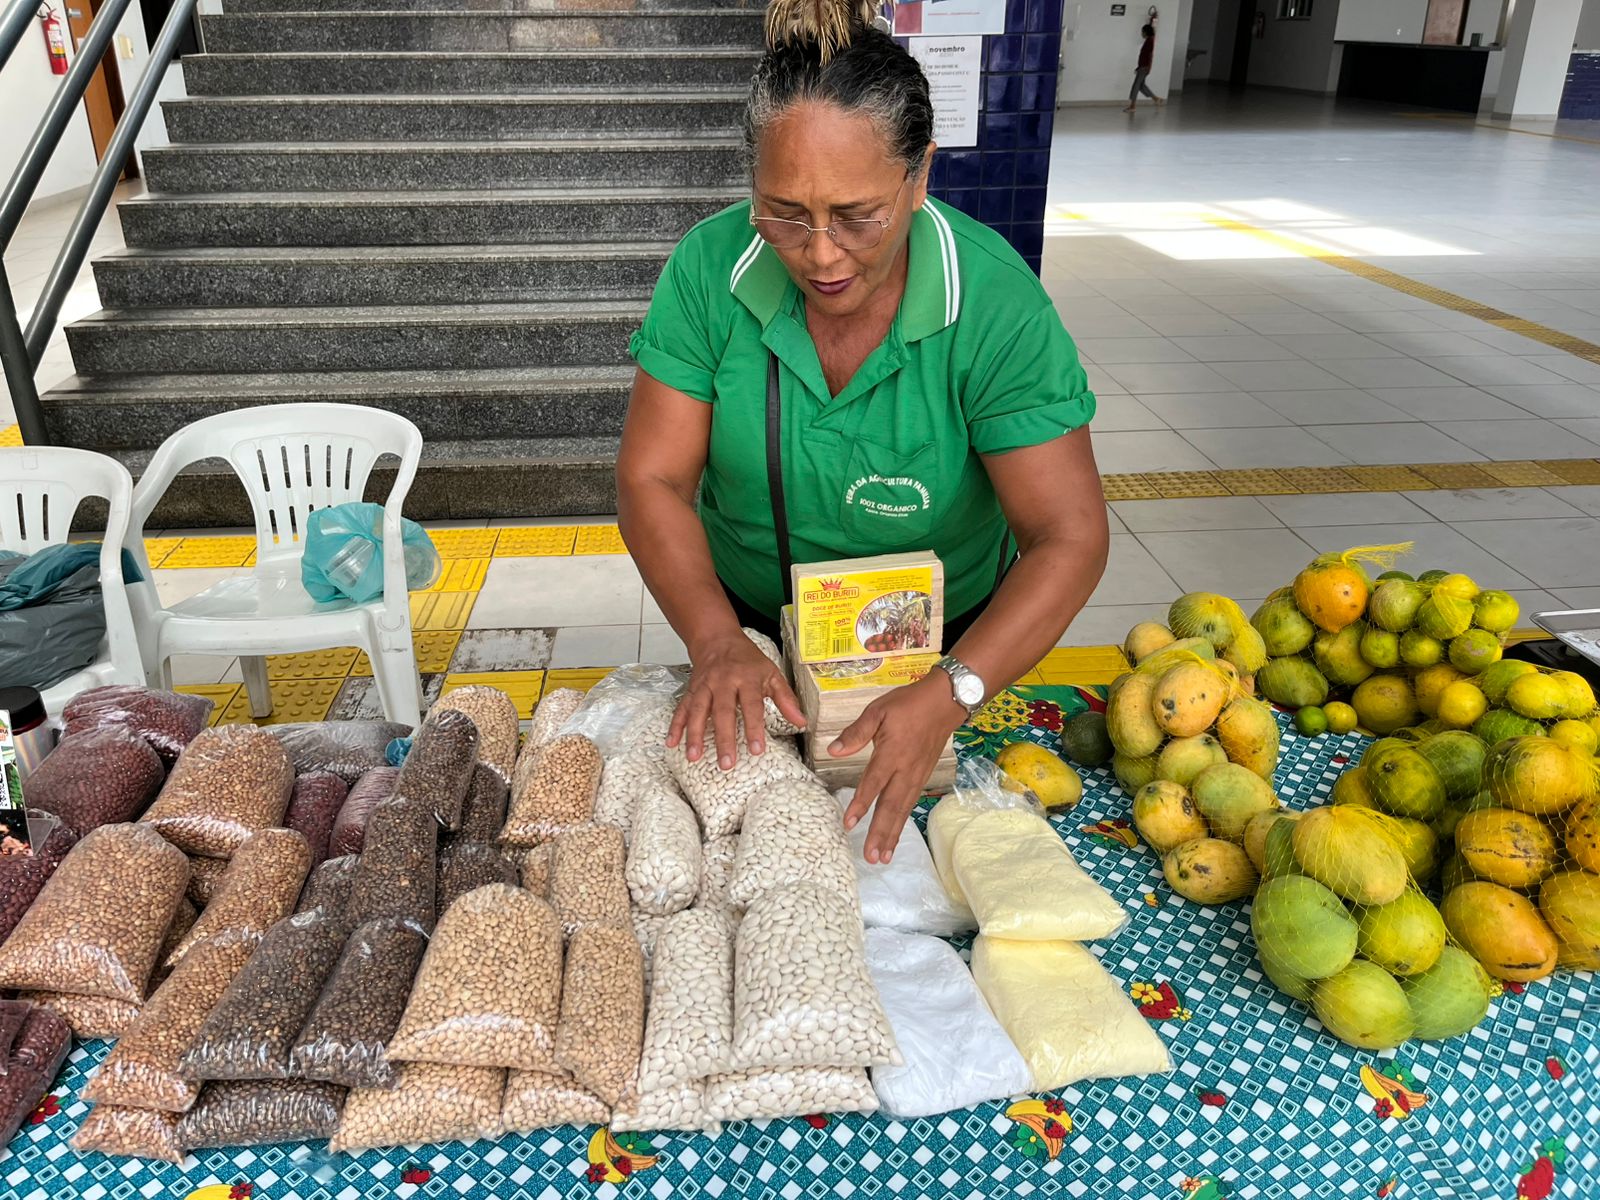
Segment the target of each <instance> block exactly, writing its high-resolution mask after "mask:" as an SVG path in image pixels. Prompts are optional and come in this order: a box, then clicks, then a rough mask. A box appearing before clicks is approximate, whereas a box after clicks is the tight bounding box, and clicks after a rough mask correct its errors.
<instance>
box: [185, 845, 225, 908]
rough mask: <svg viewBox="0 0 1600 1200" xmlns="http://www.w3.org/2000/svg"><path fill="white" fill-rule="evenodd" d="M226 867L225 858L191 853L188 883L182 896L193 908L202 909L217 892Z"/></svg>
mask: <svg viewBox="0 0 1600 1200" xmlns="http://www.w3.org/2000/svg"><path fill="white" fill-rule="evenodd" d="M227 869H228V860H227V859H225V858H200V857H198V856H196V855H193V854H191V855H190V856H189V885H188V887H186V888H185V889H184V892H183V894H184V897H185V898H186V899H187V900H188V901H189V903H190V904H193V905H194V906H195V908H197V909H200V910H202V911H203V910H204V909H205V907H206V905H208V904H210V903H211V900H212V898H213V897H214V896H215V895H216V894H217V885H218V884H219V883H221V882H222V876H223V873H224V872H225V871H227Z"/></svg>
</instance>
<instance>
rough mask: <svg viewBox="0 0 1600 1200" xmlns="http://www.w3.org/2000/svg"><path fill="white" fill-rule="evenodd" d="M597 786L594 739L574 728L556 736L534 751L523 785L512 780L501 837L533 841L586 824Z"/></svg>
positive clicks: (509, 843)
mask: <svg viewBox="0 0 1600 1200" xmlns="http://www.w3.org/2000/svg"><path fill="white" fill-rule="evenodd" d="M599 786H600V751H599V750H597V749H595V744H594V743H593V742H591V741H590V740H589V739H588V738H586V737H584V736H583V735H582V734H577V733H572V734H566V735H564V736H562V737H558V738H556V739H555V740H554V741H552V742H550V743H549V744H548V745H546V746H545V747H543V748H542V749H541V750H540V751H539V759H538V762H537V763H536V764H535V765H534V768H533V770H532V772H531V773H530V774H529V775H528V778H527V782H526V785H525V786H523V787H516V786H513V788H512V791H511V804H510V809H509V811H508V812H507V813H506V825H505V828H504V829H503V830H501V832H500V841H501V843H502V844H504V845H507V846H537V845H538V844H539V843H540V842H548V841H551V840H552V839H554V838H555V837H557V836H558V835H559V834H562V833H564V832H566V831H567V830H569V829H572V828H574V827H575V826H578V825H583V824H586V823H587V822H588V821H589V820H590V819H591V818H592V817H593V816H594V798H595V792H596V790H597V789H598V788H599ZM618 832H619V833H620V832H621V831H620V830H619V831H618Z"/></svg>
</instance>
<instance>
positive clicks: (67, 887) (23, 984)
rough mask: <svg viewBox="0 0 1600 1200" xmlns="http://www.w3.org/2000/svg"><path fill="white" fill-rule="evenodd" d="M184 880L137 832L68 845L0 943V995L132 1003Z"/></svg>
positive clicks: (165, 853) (152, 841)
mask: <svg viewBox="0 0 1600 1200" xmlns="http://www.w3.org/2000/svg"><path fill="white" fill-rule="evenodd" d="M188 881H189V862H188V860H187V859H186V858H184V856H183V852H182V851H180V850H178V849H177V848H175V847H173V846H171V845H169V844H168V843H167V842H166V841H165V840H163V839H162V837H161V835H160V834H158V833H157V832H156V831H155V830H153V829H151V828H150V827H148V826H145V825H102V826H100V828H98V829H96V830H94V831H92V832H91V833H89V834H88V835H87V836H86V837H85V838H84V839H83V840H82V841H81V842H79V843H78V844H77V845H76V846H75V847H73V849H72V852H71V853H70V854H68V855H67V856H66V858H65V859H64V860H62V863H61V866H60V867H59V868H58V869H57V871H56V872H55V874H54V875H52V876H51V877H50V881H49V882H48V883H47V884H45V886H44V890H43V891H41V892H40V893H39V897H38V899H37V900H35V901H34V903H33V907H32V908H30V909H29V910H28V912H27V915H26V916H24V917H23V918H22V920H21V921H20V922H19V923H18V924H17V927H16V929H15V930H13V931H12V934H11V936H10V937H9V938H7V939H6V941H5V944H4V945H0V988H21V989H28V990H34V991H46V992H68V993H71V994H74V995H80V996H103V997H105V998H107V999H110V1000H121V1001H124V1002H126V1003H129V1004H139V1003H142V1002H143V1000H144V994H145V985H146V984H147V983H148V982H149V980H150V974H151V971H152V970H153V969H154V967H155V965H156V954H157V953H158V952H159V951H160V949H161V943H162V942H163V941H164V940H165V938H166V935H167V927H168V926H169V925H170V924H171V923H172V917H173V914H174V913H176V912H177V911H178V905H179V904H180V903H181V902H182V900H183V890H184V886H185V885H186V884H187V883H188Z"/></svg>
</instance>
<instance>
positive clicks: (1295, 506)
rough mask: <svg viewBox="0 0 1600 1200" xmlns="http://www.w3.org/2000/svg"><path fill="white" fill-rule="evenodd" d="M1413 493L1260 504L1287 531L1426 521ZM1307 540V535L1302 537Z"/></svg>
mask: <svg viewBox="0 0 1600 1200" xmlns="http://www.w3.org/2000/svg"><path fill="white" fill-rule="evenodd" d="M1413 497H1414V493H1406V494H1405V495H1401V494H1400V493H1398V492H1367V493H1363V492H1334V493H1330V494H1328V495H1322V496H1262V497H1261V503H1262V505H1263V507H1265V508H1266V509H1267V510H1268V511H1269V512H1271V513H1272V514H1273V516H1275V517H1277V518H1278V519H1279V520H1280V521H1282V522H1283V523H1284V524H1285V525H1287V526H1288V527H1289V528H1290V529H1309V528H1315V527H1317V526H1324V525H1360V524H1362V523H1364V522H1371V523H1373V524H1379V523H1384V522H1392V521H1397V520H1399V521H1426V520H1427V519H1428V514H1427V513H1425V512H1423V511H1422V510H1421V509H1420V508H1418V507H1417V506H1416V504H1415V503H1414V500H1413ZM1305 536H1306V538H1307V540H1308V541H1309V540H1310V535H1309V534H1307V535H1305Z"/></svg>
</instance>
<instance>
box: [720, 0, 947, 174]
mask: <svg viewBox="0 0 1600 1200" xmlns="http://www.w3.org/2000/svg"><path fill="white" fill-rule="evenodd" d="M876 11H877V5H876V3H874V0H772V2H771V3H770V4H769V5H768V6H767V20H766V41H767V52H766V53H765V54H764V55H762V57H761V62H760V64H759V65H758V66H757V67H756V73H755V78H754V79H752V80H751V81H750V95H749V98H748V100H747V101H746V103H745V110H744V140H745V150H746V153H747V154H748V156H749V159H750V166H751V168H752V169H754V167H755V161H756V153H757V150H758V149H759V146H760V141H761V135H762V133H764V132H765V131H766V129H767V127H768V126H769V125H771V124H772V122H773V121H774V120H776V119H777V118H778V117H780V116H782V115H783V114H784V113H785V112H787V111H788V110H789V108H790V107H791V106H793V105H795V104H800V103H805V102H808V101H809V102H815V103H823V104H832V105H835V106H836V107H838V108H841V109H843V110H845V111H846V112H851V113H860V114H861V115H863V116H865V117H867V118H869V119H870V120H871V121H872V123H873V125H874V126H875V127H876V128H877V129H878V131H879V133H881V134H882V135H883V139H884V141H885V142H886V143H887V144H888V146H889V152H890V153H891V154H892V155H893V156H894V157H895V158H897V159H899V160H900V161H901V162H902V163H904V164H905V168H906V170H907V171H908V172H909V173H910V174H912V175H916V174H917V173H918V172H919V171H921V169H922V165H923V161H924V159H925V158H926V157H927V151H928V143H929V142H930V141H932V140H933V103H932V101H931V100H930V99H929V98H928V80H927V77H926V76H925V75H923V73H922V67H921V66H919V65H918V63H917V60H916V59H914V58H912V57H911V55H910V54H908V53H907V52H906V51H905V50H903V49H902V48H901V47H900V45H899V44H898V43H897V42H896V41H895V40H894V39H893V38H892V37H890V36H889V35H888V34H886V33H884V32H882V31H881V30H880V29H878V28H877V27H876V26H875V25H874V24H873V18H874V16H875V14H876Z"/></svg>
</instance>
